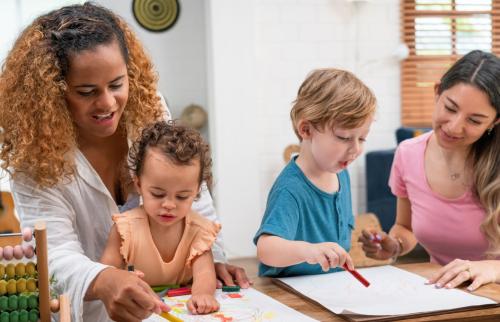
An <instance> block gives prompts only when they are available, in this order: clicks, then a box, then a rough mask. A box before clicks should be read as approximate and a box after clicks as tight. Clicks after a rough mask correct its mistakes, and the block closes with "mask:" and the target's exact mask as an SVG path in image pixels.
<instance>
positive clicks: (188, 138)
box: [129, 120, 212, 189]
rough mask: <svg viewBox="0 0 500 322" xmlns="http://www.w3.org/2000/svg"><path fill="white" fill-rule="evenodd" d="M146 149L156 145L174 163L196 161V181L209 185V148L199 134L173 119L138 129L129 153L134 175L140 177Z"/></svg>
mask: <svg viewBox="0 0 500 322" xmlns="http://www.w3.org/2000/svg"><path fill="white" fill-rule="evenodd" d="M148 148H158V149H159V150H160V151H161V152H162V153H163V155H165V156H166V157H167V158H168V159H169V160H171V161H172V162H174V163H175V164H177V165H192V161H193V160H199V161H200V176H199V180H198V183H199V184H200V185H201V183H202V182H203V181H205V182H206V184H207V186H208V188H209V189H210V188H211V186H212V158H211V156H210V148H209V146H208V144H207V143H206V142H205V140H203V137H202V136H201V135H200V133H199V132H198V131H196V130H194V129H192V128H189V127H187V126H184V125H180V124H178V123H177V122H176V121H172V120H171V121H159V122H156V123H154V124H152V125H151V126H149V127H147V128H145V129H144V130H143V131H142V135H141V137H140V138H139V139H138V140H137V141H136V142H134V144H133V145H132V148H131V149H130V152H129V166H130V168H131V170H132V171H133V172H134V174H135V175H136V176H138V177H139V176H140V175H141V173H142V171H143V167H144V159H145V156H146V152H147V150H148Z"/></svg>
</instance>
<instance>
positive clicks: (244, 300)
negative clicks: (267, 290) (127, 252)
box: [145, 289, 316, 322]
mask: <svg viewBox="0 0 500 322" xmlns="http://www.w3.org/2000/svg"><path fill="white" fill-rule="evenodd" d="M189 297H190V296H189V295H185V296H176V297H164V298H163V300H164V302H165V303H166V304H167V305H169V306H170V307H171V308H172V310H171V311H170V312H169V313H170V314H171V315H173V316H175V317H177V318H179V319H181V320H182V321H184V322H285V321H306V322H309V321H311V322H312V321H316V320H314V319H312V318H309V317H307V316H305V315H303V314H302V313H300V312H297V311H295V310H293V309H291V308H289V307H288V306H286V305H284V304H282V303H280V302H278V301H276V300H274V299H272V298H271V297H269V296H267V295H265V294H263V293H261V292H259V291H256V290H255V289H246V290H244V289H242V290H241V291H239V292H235V293H225V292H222V291H221V290H217V292H216V298H217V301H219V303H220V305H221V308H220V310H219V311H218V312H214V313H211V314H207V315H192V314H190V313H189V311H188V310H187V307H186V303H187V301H188V299H189ZM145 321H148V322H165V321H166V320H165V319H164V318H162V317H160V316H158V315H153V316H151V317H150V318H149V319H148V320H145Z"/></svg>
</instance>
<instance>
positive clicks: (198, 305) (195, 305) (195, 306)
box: [186, 294, 219, 314]
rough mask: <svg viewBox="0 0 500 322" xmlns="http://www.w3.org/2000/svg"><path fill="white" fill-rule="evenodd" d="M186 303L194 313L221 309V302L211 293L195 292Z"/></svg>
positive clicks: (205, 312)
mask: <svg viewBox="0 0 500 322" xmlns="http://www.w3.org/2000/svg"><path fill="white" fill-rule="evenodd" d="M186 305H187V308H188V310H189V311H190V312H191V313H192V314H208V313H212V312H215V311H218V310H219V302H217V300H216V299H215V297H214V296H213V295H210V294H193V296H191V298H190V299H189V301H188V302H187V304H186Z"/></svg>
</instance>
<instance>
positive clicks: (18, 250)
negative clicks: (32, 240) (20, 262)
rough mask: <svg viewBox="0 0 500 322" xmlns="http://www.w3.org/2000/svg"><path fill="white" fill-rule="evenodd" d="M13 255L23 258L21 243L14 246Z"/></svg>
mask: <svg viewBox="0 0 500 322" xmlns="http://www.w3.org/2000/svg"><path fill="white" fill-rule="evenodd" d="M13 255H14V258H15V259H21V258H23V256H24V253H23V247H22V246H21V245H16V246H14V250H13Z"/></svg>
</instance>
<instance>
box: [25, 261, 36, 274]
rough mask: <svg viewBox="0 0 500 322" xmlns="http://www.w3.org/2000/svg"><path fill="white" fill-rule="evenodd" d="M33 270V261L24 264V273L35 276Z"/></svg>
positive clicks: (34, 267) (34, 270) (34, 268)
mask: <svg viewBox="0 0 500 322" xmlns="http://www.w3.org/2000/svg"><path fill="white" fill-rule="evenodd" d="M35 272H36V266H35V263H33V262H28V263H27V264H26V274H28V275H29V276H35Z"/></svg>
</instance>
